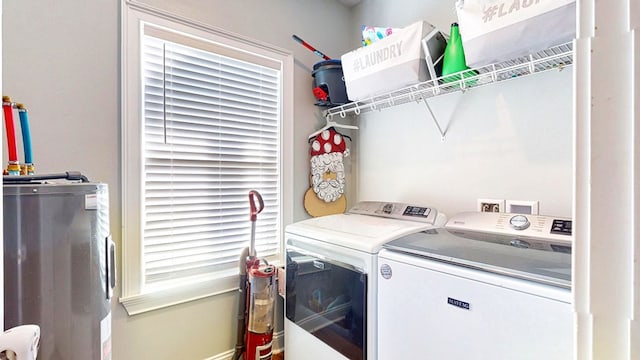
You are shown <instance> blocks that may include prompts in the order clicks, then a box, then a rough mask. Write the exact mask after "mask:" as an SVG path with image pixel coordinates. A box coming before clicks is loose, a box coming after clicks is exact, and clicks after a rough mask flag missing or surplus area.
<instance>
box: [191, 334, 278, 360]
mask: <svg viewBox="0 0 640 360" xmlns="http://www.w3.org/2000/svg"><path fill="white" fill-rule="evenodd" d="M281 351H284V331H279V332H277V333H274V334H273V352H274V353H279V352H281ZM234 353H235V350H234V349H231V350H227V351H225V352H223V353H220V354H218V355H214V356H212V357H208V358H205V359H204V360H231V359H232V358H233V354H234Z"/></svg>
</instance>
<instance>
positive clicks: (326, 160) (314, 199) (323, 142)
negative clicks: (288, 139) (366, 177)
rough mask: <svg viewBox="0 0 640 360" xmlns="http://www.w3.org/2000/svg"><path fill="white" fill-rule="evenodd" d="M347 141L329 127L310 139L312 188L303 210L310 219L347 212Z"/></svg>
mask: <svg viewBox="0 0 640 360" xmlns="http://www.w3.org/2000/svg"><path fill="white" fill-rule="evenodd" d="M346 138H348V137H347V136H344V135H342V134H340V133H339V132H338V131H336V129H335V128H334V127H329V128H327V129H324V130H322V131H320V133H319V134H317V136H315V137H313V138H311V139H310V141H311V151H310V155H311V157H310V161H311V178H310V179H311V180H310V185H311V186H310V188H309V189H308V190H307V192H306V193H305V195H304V208H305V210H306V211H307V213H309V215H311V216H314V217H317V216H324V215H330V214H339V213H343V212H345V210H346V208H347V200H346V197H345V195H344V191H345V186H346V176H345V167H344V158H345V157H347V156H348V155H349V149H348V148H347V144H346Z"/></svg>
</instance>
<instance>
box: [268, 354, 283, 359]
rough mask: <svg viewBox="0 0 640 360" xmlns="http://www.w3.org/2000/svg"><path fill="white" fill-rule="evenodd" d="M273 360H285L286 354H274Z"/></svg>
mask: <svg viewBox="0 0 640 360" xmlns="http://www.w3.org/2000/svg"><path fill="white" fill-rule="evenodd" d="M271 360H284V352H279V353H275V354H273V358H272V359H271Z"/></svg>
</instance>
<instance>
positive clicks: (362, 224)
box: [284, 202, 446, 360]
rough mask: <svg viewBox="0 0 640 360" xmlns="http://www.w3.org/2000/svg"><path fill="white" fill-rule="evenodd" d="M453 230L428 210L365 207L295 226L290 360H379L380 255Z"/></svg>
mask: <svg viewBox="0 0 640 360" xmlns="http://www.w3.org/2000/svg"><path fill="white" fill-rule="evenodd" d="M445 222H446V217H445V216H444V215H443V214H438V211H437V210H435V209H433V208H430V207H426V206H415V205H408V204H401V203H390V202H361V203H358V204H357V205H355V206H354V207H353V208H351V209H350V210H349V211H348V212H346V213H345V214H336V215H329V216H323V217H318V218H313V219H308V220H304V221H300V222H297V223H294V224H291V225H289V226H287V228H286V231H285V250H286V258H287V262H286V295H285V314H286V317H285V324H284V325H285V326H284V336H285V354H286V357H287V358H290V359H305V360H327V359H331V360H333V359H336V360H339V359H350V360H357V359H368V360H375V359H377V358H378V356H377V354H376V329H377V325H376V308H377V302H376V299H377V277H376V269H377V268H378V255H377V254H378V252H379V251H380V249H381V248H382V245H383V244H384V243H386V242H388V241H391V240H394V239H398V238H400V237H402V236H405V235H408V234H412V233H417V232H420V231H423V230H427V229H434V228H436V227H438V226H442V225H444V223H445Z"/></svg>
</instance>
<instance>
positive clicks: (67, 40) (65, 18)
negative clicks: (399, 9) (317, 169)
mask: <svg viewBox="0 0 640 360" xmlns="http://www.w3.org/2000/svg"><path fill="white" fill-rule="evenodd" d="M144 3H145V4H147V5H151V6H153V7H156V8H159V9H163V10H166V11H171V12H172V13H174V14H177V15H180V16H183V17H187V18H191V19H193V20H195V21H199V22H204V23H207V24H209V25H212V26H216V27H219V28H223V29H226V30H229V31H231V32H235V33H238V34H241V35H244V36H248V37H251V38H253V39H256V40H259V41H264V42H267V43H270V44H272V45H276V46H279V47H282V48H285V49H290V50H291V52H292V53H293V54H294V56H295V58H296V64H295V88H296V91H295V93H296V95H295V129H294V134H295V135H294V136H295V140H294V141H295V146H294V148H293V149H287V151H292V152H294V154H295V168H296V169H298V170H297V172H296V174H299V176H296V179H295V185H294V186H295V189H294V191H295V194H296V197H297V199H299V201H295V202H294V203H295V206H296V207H295V209H294V219H295V220H300V219H302V218H304V217H306V213H305V211H304V208H303V206H302V198H303V195H304V192H305V191H306V190H307V188H308V187H309V178H308V174H309V165H308V163H309V155H308V152H309V144H308V143H307V135H308V134H309V133H311V132H313V131H314V130H315V129H316V128H318V127H320V126H322V124H323V123H324V119H323V118H322V117H321V116H320V112H319V109H317V108H316V107H315V106H314V105H313V103H314V99H313V95H312V93H311V81H312V77H311V69H312V66H313V64H314V63H316V62H317V61H319V60H321V59H320V58H319V57H317V56H315V55H314V54H312V53H311V52H310V51H308V50H307V49H305V48H303V47H302V46H301V45H299V44H297V43H295V42H294V41H293V40H292V39H291V35H292V34H297V35H299V36H300V37H302V38H303V39H305V40H306V41H308V42H309V43H311V44H313V45H314V46H316V47H317V48H318V49H320V50H322V51H323V52H325V53H326V54H328V55H329V56H332V57H338V56H339V55H340V54H341V53H343V52H345V51H346V50H347V49H348V45H347V44H348V40H347V39H346V38H345V37H344V36H343V35H344V34H345V33H346V32H347V29H346V26H347V23H348V11H347V8H345V7H344V6H343V5H341V4H339V3H338V2H337V1H334V0H325V1H314V0H278V1H261V0H243V1H206V0H183V1H169V0H148V1H144ZM2 6H3V16H4V19H3V20H4V21H3V24H2V25H3V44H2V47H3V64H2V66H3V73H4V77H3V90H4V93H3V94H5V95H9V96H11V97H12V99H13V100H14V101H19V102H23V103H24V104H25V105H26V106H27V108H28V110H29V115H30V122H31V131H32V138H33V147H34V161H35V163H36V171H37V172H38V173H52V172H61V171H66V170H80V171H82V172H83V173H84V174H86V175H87V176H88V177H89V178H90V179H91V180H93V181H100V182H105V183H107V184H109V188H110V205H111V229H112V232H113V235H114V240H115V241H116V244H117V245H118V246H119V247H120V245H121V239H120V227H121V221H120V219H121V210H120V208H121V201H120V197H121V188H120V178H119V176H120V163H119V159H120V114H119V109H120V80H119V79H120V72H119V71H120V68H119V66H120V4H119V2H118V1H114V0H96V1H80V2H79V1H75V0H56V1H53V0H42V1H4V2H3V5H2ZM3 161H5V163H6V160H3ZM118 270H119V272H120V273H121V271H122V269H121V268H120V267H119V269H118ZM116 296H119V288H118V289H116ZM236 302H237V293H228V294H223V295H219V296H216V297H214V298H208V299H203V300H199V301H194V302H191V303H188V304H184V305H179V306H173V307H171V308H167V309H162V310H157V311H152V312H149V313H145V314H142V315H137V316H134V317H129V316H128V315H127V314H126V312H125V311H124V308H123V307H122V306H121V305H120V304H118V303H117V301H116V302H114V304H113V358H114V359H115V360H129V359H154V360H155V359H189V360H191V359H205V358H208V357H212V356H215V355H218V354H221V353H224V352H225V351H228V350H230V349H232V348H233V346H234V345H235V324H236V319H235V316H236V306H237V303H236ZM279 314H280V316H282V311H281V310H280V313H279ZM277 326H278V329H280V328H281V327H282V326H281V324H277Z"/></svg>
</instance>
